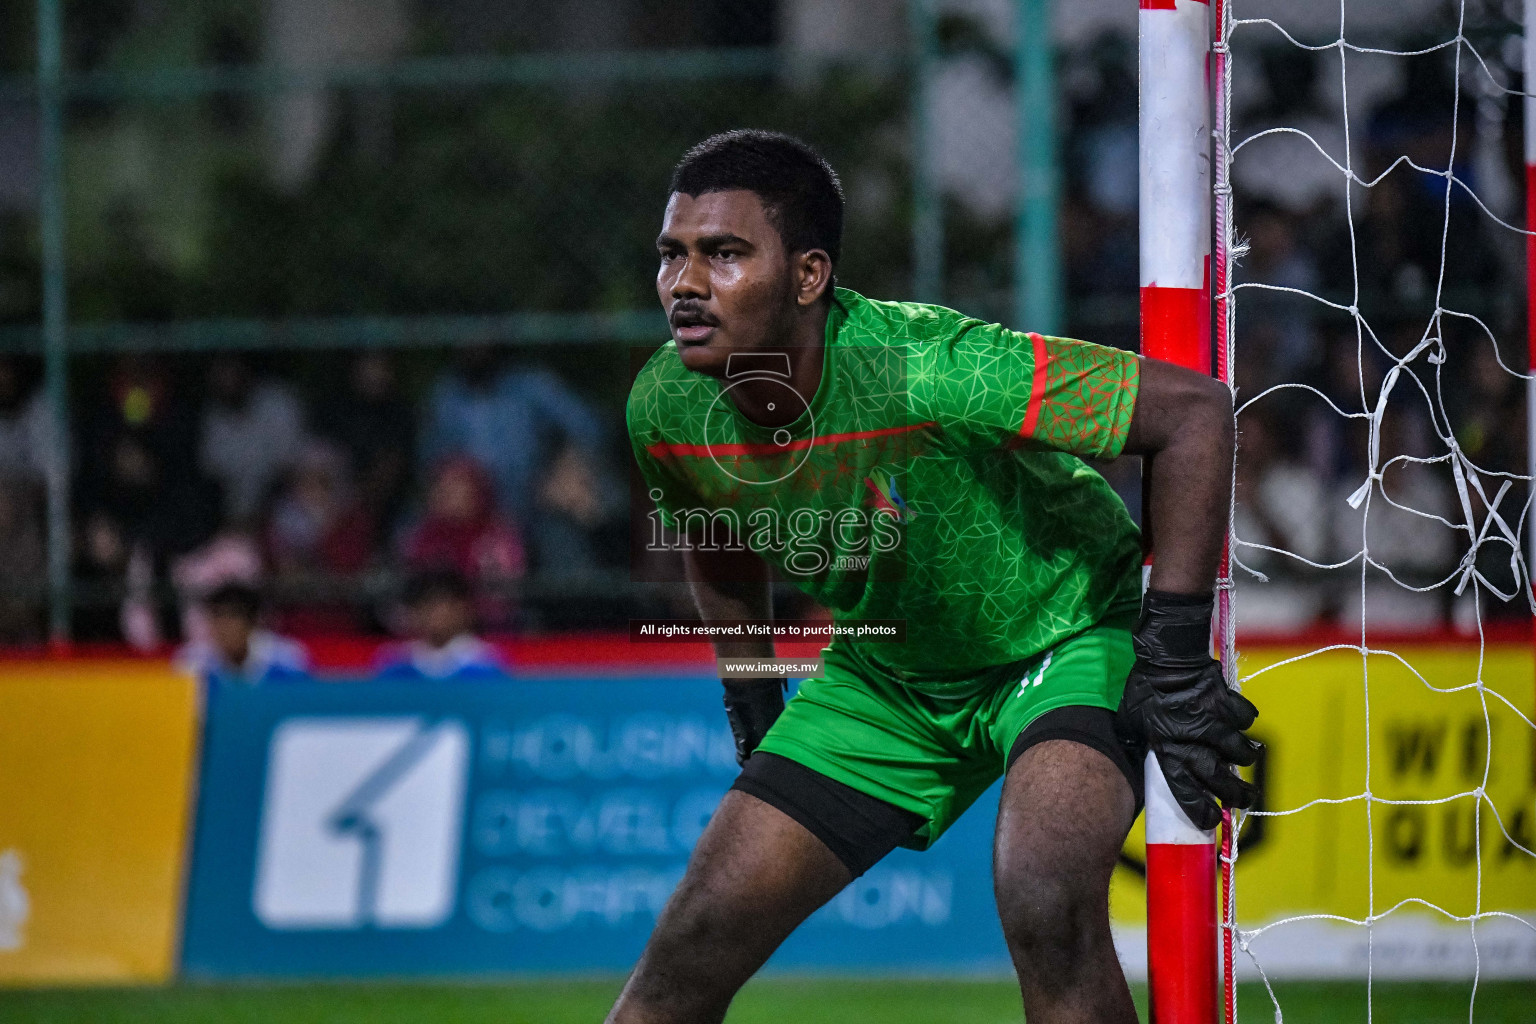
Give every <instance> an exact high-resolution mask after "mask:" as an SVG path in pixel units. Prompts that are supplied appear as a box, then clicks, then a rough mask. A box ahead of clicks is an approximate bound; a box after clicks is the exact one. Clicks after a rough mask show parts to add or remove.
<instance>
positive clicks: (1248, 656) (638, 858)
mask: <svg viewBox="0 0 1536 1024" xmlns="http://www.w3.org/2000/svg"><path fill="white" fill-rule="evenodd" d="M1306 653H1307V652H1304V651H1302V650H1299V649H1296V650H1292V649H1285V648H1260V647H1255V648H1252V649H1250V650H1247V651H1246V652H1245V653H1244V655H1243V657H1244V662H1243V669H1244V673H1245V675H1251V676H1252V678H1251V680H1250V682H1249V683H1248V685H1247V687H1246V692H1247V693H1248V694H1249V695H1250V696H1251V697H1252V698H1253V699H1254V701H1255V702H1256V703H1257V704H1258V705H1259V707H1260V708H1261V711H1262V714H1261V718H1260V720H1259V723H1258V726H1257V730H1256V731H1257V735H1258V736H1259V737H1260V738H1261V739H1263V740H1264V742H1265V743H1266V745H1267V748H1266V754H1265V758H1264V760H1263V761H1261V763H1260V765H1259V767H1258V771H1257V775H1256V778H1257V781H1258V782H1259V783H1260V784H1261V788H1262V790H1263V794H1264V795H1263V805H1262V806H1263V808H1264V809H1265V810H1267V811H1271V812H1294V813H1284V814H1279V815H1278V816H1273V817H1270V816H1253V817H1250V818H1249V819H1248V821H1247V824H1246V825H1245V826H1244V831H1243V834H1242V837H1241V843H1240V856H1239V860H1238V868H1237V882H1236V890H1235V892H1236V897H1237V906H1238V921H1239V924H1240V926H1241V927H1242V929H1244V930H1245V931H1247V932H1255V931H1256V932H1257V934H1256V935H1254V936H1253V937H1252V941H1251V943H1250V946H1251V950H1250V952H1251V954H1252V957H1253V958H1256V959H1257V961H1258V963H1260V964H1262V965H1263V966H1264V968H1265V969H1266V970H1267V971H1268V972H1269V973H1270V975H1271V976H1272V977H1273V976H1291V977H1297V976H1312V977H1317V976H1349V977H1359V976H1363V975H1364V974H1365V971H1366V967H1367V964H1368V963H1369V965H1370V966H1371V968H1372V970H1373V971H1374V973H1375V975H1376V976H1377V977H1394V976H1396V977H1436V976H1444V977H1470V975H1471V972H1472V970H1473V968H1474V965H1476V966H1478V968H1479V969H1480V970H1481V972H1482V976H1483V977H1531V976H1536V931H1533V930H1532V929H1531V928H1530V927H1529V926H1527V925H1526V924H1525V923H1523V922H1522V921H1520V920H1516V917H1521V918H1524V920H1526V921H1530V920H1536V858H1532V857H1530V856H1529V855H1527V854H1526V853H1524V852H1523V851H1522V850H1521V849H1520V847H1521V846H1524V847H1526V848H1528V849H1536V843H1533V836H1532V832H1533V829H1536V730H1533V729H1532V727H1531V726H1530V725H1529V723H1528V721H1527V719H1528V718H1529V717H1530V712H1531V708H1532V706H1533V693H1532V681H1531V680H1532V674H1531V673H1532V668H1531V660H1530V655H1529V653H1528V652H1527V651H1526V650H1525V648H1524V647H1523V645H1521V646H1515V645H1510V646H1505V647H1497V648H1495V647H1490V648H1489V649H1488V650H1487V651H1486V652H1484V655H1483V659H1482V661H1481V666H1482V669H1481V679H1482V680H1483V686H1482V687H1481V688H1479V687H1478V686H1477V683H1476V681H1477V679H1478V678H1479V674H1478V666H1479V664H1480V663H1479V659H1478V649H1477V648H1476V647H1464V646H1450V647H1434V648H1431V647H1416V648H1402V649H1400V650H1399V651H1398V653H1397V654H1395V655H1388V654H1379V655H1373V656H1371V658H1370V659H1369V661H1368V662H1366V661H1365V660H1364V659H1362V658H1361V656H1360V655H1359V653H1358V652H1354V651H1350V650H1347V649H1346V650H1333V651H1328V652H1324V653H1319V654H1312V655H1310V656H1307V657H1304V658H1302V660H1299V661H1294V662H1291V663H1289V664H1286V665H1284V666H1282V667H1279V668H1276V669H1274V670H1273V671H1260V670H1261V669H1263V668H1264V667H1265V666H1268V665H1273V664H1278V663H1280V662H1282V661H1285V660H1286V659H1289V658H1292V657H1298V656H1301V655H1303V654H1306ZM1408 666H1412V669H1411V670H1410V668H1409V667H1408ZM1366 669H1368V672H1369V675H1368V678H1369V687H1367V685H1366V682H1365V680H1366V678H1367V676H1366V672H1365V670H1366ZM1255 673H1257V674H1255ZM1416 673H1417V674H1416ZM717 686H718V684H717V683H716V682H715V681H714V680H713V679H712V678H704V677H665V678H661V677H658V678H600V679H564V678H563V679H526V680H524V679H520V680H509V681H507V682H505V683H493V684H485V685H442V686H421V685H400V686H393V685H391V686H386V685H379V684H335V683H323V684H322V683H316V684H311V685H298V686H285V687H274V688H269V689H255V690H249V691H242V692H230V693H223V694H220V695H218V699H217V700H215V701H214V703H213V705H212V707H211V709H210V716H209V726H208V733H207V740H206V756H205V780H204V783H203V785H202V787H201V793H200V806H199V819H198V828H197V840H196V852H195V858H194V864H193V870H192V881H191V886H190V893H189V905H188V918H187V925H186V939H185V950H184V965H185V968H186V970H187V972H188V973H190V974H193V975H204V976H210V975H211V976H227V975H288V974H294V975H337V974H340V975H365V974H395V975H399V974H415V973H421V974H444V973H485V972H500V971H530V972H534V971H593V970H624V969H627V968H628V967H629V966H630V965H631V964H632V963H633V961H634V959H635V957H636V956H637V955H638V954H639V952H640V949H641V947H642V946H643V944H644V941H645V938H646V936H647V934H648V933H649V931H650V929H651V927H652V926H653V924H654V922H655V918H656V914H657V912H658V911H659V910H660V908H661V906H662V904H663V903H664V902H665V900H666V898H667V896H668V894H669V893H670V891H671V889H672V888H673V886H674V885H675V884H676V882H677V879H678V878H679V877H680V876H681V873H682V870H683V866H684V864H685V862H686V860H687V857H688V853H689V851H690V849H691V848H692V846H693V844H694V842H695V841H696V839H697V837H698V835H699V833H700V832H701V831H702V829H703V827H704V824H705V822H706V821H707V820H708V817H709V814H710V813H711V811H712V810H713V808H714V807H715V805H716V803H717V802H718V800H719V799H720V797H721V796H722V794H723V793H724V792H725V790H726V789H727V788H728V787H729V785H730V783H731V780H732V779H733V778H734V776H735V772H736V767H735V762H734V759H733V758H732V755H731V742H730V735H729V732H728V730H727V727H726V725H725V721H724V716H723V714H722V713H721V710H720V707H719V696H718V689H717ZM1367 693H1368V694H1369V697H1370V715H1369V729H1367V724H1366V723H1367V716H1366V696H1367ZM1522 715H1523V716H1524V717H1522ZM1490 738H1491V744H1490V742H1489V740H1490ZM1490 750H1491V753H1492V757H1491V761H1489V760H1488V757H1489V751H1490ZM1368 755H1369V774H1368V773H1367V756H1368ZM1485 770H1486V782H1485V781H1484V772H1485ZM1368 791H1369V793H1370V794H1371V797H1372V799H1371V800H1369V801H1368V800H1367V799H1366V793H1367V792H1368ZM1478 794H1481V796H1479V795H1478ZM1386 801H1394V802H1386ZM1395 801H1411V802H1401V803H1400V802H1395ZM996 802H997V787H994V788H993V790H992V791H991V792H989V793H988V794H987V795H986V796H985V797H983V798H982V800H980V801H979V802H978V804H977V806H976V807H975V808H973V809H972V810H971V811H970V812H969V813H968V814H966V815H965V817H963V818H962V819H961V820H960V822H959V823H958V824H957V825H956V826H955V827H954V828H953V829H952V830H951V831H950V832H949V833H948V834H947V835H946V836H945V837H944V838H943V839H942V840H941V841H940V842H939V843H938V844H937V845H936V846H935V847H934V848H933V849H932V850H930V851H928V852H926V853H921V854H919V853H912V852H909V851H897V852H896V853H895V854H893V855H892V856H891V857H889V858H887V860H886V861H884V862H883V863H881V864H880V865H878V866H877V867H876V868H875V869H873V870H872V871H870V872H869V874H868V875H866V876H865V877H864V878H862V879H860V880H859V881H858V882H856V883H855V884H854V885H853V886H852V887H851V888H850V889H849V890H848V891H846V892H845V893H843V894H842V895H841V896H839V897H838V898H837V899H836V900H834V901H833V903H832V904H830V905H829V906H828V907H827V908H825V909H824V910H823V911H821V912H820V913H819V914H817V915H816V916H815V917H814V918H813V919H812V920H811V921H810V922H809V923H808V924H807V925H806V926H805V927H804V928H803V929H802V930H801V931H800V932H799V933H797V934H796V935H795V936H793V937H792V938H791V939H790V941H789V942H788V943H787V944H786V945H785V947H784V948H783V950H781V951H780V953H779V955H778V956H776V957H775V958H774V960H773V961H772V963H771V965H770V966H771V967H773V968H778V969H793V970H829V971H839V970H877V971H879V970H892V971H907V972H913V971H936V972H966V973H1005V972H1006V971H1007V970H1008V960H1007V956H1006V953H1005V950H1004V947H1003V944H1002V940H1001V936H1000V933H999V929H998V925H997V923H996V912H995V909H994V903H993V898H992V891H991V831H992V826H993V822H994V820H995V812H996ZM1142 849H1143V845H1142V840H1141V826H1140V823H1138V824H1137V826H1136V828H1135V830H1134V832H1133V835H1132V839H1131V841H1130V843H1129V844H1128V845H1127V849H1126V853H1125V857H1124V863H1123V867H1122V868H1121V869H1120V870H1118V871H1117V872H1116V874H1115V880H1114V884H1113V888H1112V893H1111V901H1112V902H1111V912H1112V915H1113V920H1114V924H1115V932H1116V942H1117V946H1118V947H1119V949H1120V952H1121V956H1122V960H1123V962H1124V963H1125V965H1126V967H1127V972H1128V973H1129V974H1130V975H1131V976H1132V977H1144V976H1145V970H1146V948H1145V889H1144V884H1143V875H1142V873H1141V872H1142V870H1143V869H1142ZM1478 913H1482V914H1489V913H1494V914H1497V915H1503V916H1488V917H1483V918H1480V919H1479V920H1478V922H1477V926H1476V933H1475V937H1476V945H1475V947H1474V930H1473V927H1472V923H1471V921H1470V920H1469V919H1470V918H1471V917H1472V915H1474V914H1478ZM1298 919H1299V920H1298ZM1366 920H1371V921H1372V922H1373V925H1374V926H1373V928H1372V929H1370V930H1369V931H1368V930H1367V929H1366V928H1365V927H1364V926H1363V922H1365V921H1366ZM1281 922H1286V923H1281ZM1239 965H1240V969H1242V970H1245V971H1248V972H1249V973H1250V974H1251V973H1252V972H1253V970H1254V968H1253V960H1251V959H1250V958H1249V956H1248V955H1247V954H1244V953H1241V952H1240V953H1239Z"/></svg>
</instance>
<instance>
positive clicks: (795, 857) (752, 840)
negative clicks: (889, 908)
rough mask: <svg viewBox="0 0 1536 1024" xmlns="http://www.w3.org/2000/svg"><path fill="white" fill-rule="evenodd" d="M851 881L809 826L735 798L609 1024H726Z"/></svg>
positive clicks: (692, 864)
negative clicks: (755, 981) (794, 937)
mask: <svg viewBox="0 0 1536 1024" xmlns="http://www.w3.org/2000/svg"><path fill="white" fill-rule="evenodd" d="M850 881H852V875H850V874H849V872H848V869H847V868H846V867H844V866H843V863H842V861H840V860H838V859H837V857H836V856H834V855H833V853H832V851H831V850H829V849H827V847H826V845H825V844H823V843H822V841H821V840H820V839H817V838H816V837H815V836H814V835H812V834H811V833H810V832H809V831H807V830H806V829H805V827H804V826H802V825H800V824H799V823H798V822H796V821H795V820H794V819H793V818H791V817H789V815H787V814H785V813H784V812H783V811H780V810H778V809H777V808H775V807H772V806H770V805H768V804H766V803H764V802H763V801H761V800H759V799H757V798H756V797H754V796H749V795H748V794H746V793H743V792H740V791H738V790H732V791H730V792H729V793H727V794H726V795H725V799H724V800H722V801H721V802H720V807H719V809H718V810H716V811H715V814H714V817H712V818H711V819H710V822H709V825H708V826H707V827H706V828H705V829H704V834H703V835H702V836H700V837H699V843H698V845H697V846H696V847H694V850H693V856H692V858H691V859H690V860H689V862H688V871H687V873H686V874H684V875H683V880H682V882H680V883H679V884H678V887H677V891H676V892H674V893H673V894H672V898H671V899H670V900H668V901H667V905H666V907H665V909H663V910H662V912H661V917H660V919H659V920H658V921H657V922H656V930H655V931H654V932H652V933H651V938H650V941H649V942H648V943H646V947H645V952H644V953H643V954H641V956H640V963H639V964H638V965H636V967H635V970H634V973H633V974H631V975H630V976H629V981H628V982H627V983H626V984H625V986H624V991H623V992H622V993H620V994H619V1001H618V1002H617V1003H616V1004H615V1005H614V1007H613V1010H612V1011H611V1012H610V1013H609V1014H608V1024H718V1022H719V1021H720V1020H722V1019H723V1018H724V1017H725V1011H726V1009H727V1008H728V1007H729V1006H730V1005H731V999H732V998H734V997H735V995H736V992H737V990H739V989H740V988H741V986H743V985H745V984H746V983H747V979H748V978H750V977H752V975H753V974H756V973H757V970H758V968H760V967H762V965H763V964H764V962H765V961H767V959H768V957H769V956H771V955H772V954H773V951H774V950H775V949H778V948H779V944H780V943H781V942H783V941H784V939H785V938H787V937H788V936H789V933H790V932H792V931H794V930H795V928H796V927H797V926H799V924H800V922H802V921H804V920H805V919H806V918H807V917H809V916H810V915H811V914H812V913H813V912H814V911H815V910H816V909H817V908H818V907H820V906H821V905H822V904H824V903H826V902H827V901H828V900H830V899H831V898H832V897H833V896H836V895H837V894H838V893H839V892H841V891H842V889H843V888H844V887H845V886H846V885H847V884H848V883H849V882H850Z"/></svg>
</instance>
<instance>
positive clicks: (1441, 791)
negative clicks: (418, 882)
mask: <svg viewBox="0 0 1536 1024" xmlns="http://www.w3.org/2000/svg"><path fill="white" fill-rule="evenodd" d="M1215 12H1216V17H1217V18H1218V19H1219V20H1220V24H1219V27H1218V31H1217V47H1216V55H1217V60H1216V62H1215V65H1214V66H1215V68H1216V73H1215V81H1214V87H1215V89H1216V90H1217V91H1218V92H1219V94H1220V95H1219V99H1218V102H1217V107H1216V109H1217V121H1216V124H1215V127H1216V135H1217V144H1216V147H1215V159H1216V166H1215V175H1214V177H1215V182H1216V190H1217V193H1218V199H1217V221H1218V223H1217V226H1216V232H1217V236H1218V244H1217V254H1216V258H1217V260H1221V259H1223V258H1225V259H1226V261H1227V262H1226V268H1227V270H1228V273H1227V275H1226V278H1225V280H1226V281H1228V282H1230V284H1229V285H1228V291H1227V293H1226V299H1227V314H1228V315H1227V317H1226V323H1225V329H1224V331H1222V332H1221V333H1222V334H1223V335H1224V336H1220V337H1218V344H1220V345H1222V346H1224V347H1225V350H1226V353H1227V354H1228V356H1229V358H1230V359H1231V361H1232V362H1231V365H1233V366H1234V367H1235V374H1234V378H1235V379H1234V386H1235V388H1236V395H1237V407H1238V429H1239V432H1240V440H1239V445H1240V449H1239V455H1238V469H1237V488H1236V490H1237V498H1236V501H1235V505H1234V521H1233V531H1234V532H1233V545H1232V556H1233V565H1232V570H1231V575H1232V580H1231V585H1232V587H1233V594H1232V605H1233V608H1234V611H1235V627H1236V629H1237V630H1239V631H1241V633H1242V636H1243V637H1244V638H1245V639H1244V640H1243V642H1242V643H1240V644H1239V645H1238V648H1237V655H1238V658H1237V665H1238V668H1237V673H1238V678H1239V681H1240V683H1241V685H1242V687H1243V689H1244V691H1245V693H1247V694H1248V695H1249V696H1250V697H1251V698H1252V699H1253V700H1254V702H1255V703H1256V704H1257V705H1258V706H1259V707H1260V709H1261V718H1260V720H1259V723H1258V726H1257V728H1256V732H1257V734H1258V735H1259V737H1260V738H1261V739H1262V738H1264V736H1265V734H1266V731H1268V730H1273V731H1277V732H1284V733H1285V734H1286V735H1287V736H1288V737H1291V738H1290V739H1288V741H1287V745H1285V746H1283V747H1282V746H1273V747H1271V749H1270V750H1269V752H1268V763H1266V764H1264V765H1263V766H1262V770H1263V774H1264V780H1263V782H1264V791H1265V798H1264V803H1263V805H1262V807H1260V808H1259V809H1256V810H1255V811H1253V812H1250V813H1246V814H1240V815H1239V816H1238V818H1239V821H1238V828H1237V843H1236V845H1235V848H1234V849H1233V850H1232V851H1231V852H1230V854H1229V856H1228V861H1229V864H1230V865H1231V866H1233V867H1234V868H1235V874H1236V883H1235V885H1234V886H1233V888H1232V894H1233V897H1234V899H1233V901H1232V902H1231V905H1230V906H1229V907H1227V908H1226V909H1224V911H1223V915H1224V920H1223V928H1224V937H1229V938H1230V940H1231V941H1230V948H1231V956H1232V959H1233V961H1235V964H1234V967H1235V970H1236V973H1237V977H1238V978H1239V979H1245V978H1246V979H1258V978H1262V979H1263V980H1264V981H1265V984H1266V985H1268V984H1269V982H1270V981H1271V980H1272V979H1274V978H1276V977H1284V976H1287V975H1306V976H1311V977H1317V976H1328V975H1334V976H1339V977H1362V976H1363V977H1364V978H1366V979H1367V980H1368V982H1369V981H1370V980H1375V979H1383V978H1415V979H1421V978H1438V979H1459V980H1462V981H1464V982H1465V984H1466V999H1467V1003H1466V1005H1467V1007H1468V1012H1469V1014H1475V1008H1476V999H1477V985H1478V984H1479V982H1481V981H1485V980H1487V979H1490V978H1500V977H1502V978H1510V977H1521V978H1532V977H1536V725H1533V708H1536V696H1533V685H1532V663H1531V654H1530V649H1531V640H1530V623H1531V617H1532V614H1533V612H1536V604H1533V602H1532V598H1531V580H1530V576H1529V569H1528V566H1527V563H1526V559H1525V557H1524V554H1523V551H1524V550H1525V548H1526V546H1527V544H1528V541H1529V539H1530V533H1531V530H1532V515H1531V487H1530V483H1531V477H1530V475H1529V472H1530V471H1529V469H1528V466H1529V461H1528V439H1529V431H1528V427H1527V423H1528V421H1527V418H1526V417H1527V393H1528V390H1529V388H1528V382H1529V380H1530V379H1531V375H1530V374H1529V373H1527V372H1525V370H1524V367H1526V366H1528V365H1530V364H1529V362H1528V357H1527V354H1526V352H1527V348H1526V340H1525V339H1526V329H1527V327H1526V321H1527V317H1526V303H1525V294H1526V288H1525V282H1526V277H1527V270H1526V232H1525V224H1526V218H1525V202H1526V179H1527V174H1526V170H1525V166H1524V165H1525V162H1526V161H1525V160H1524V158H1523V156H1522V153H1523V150H1522V147H1521V135H1522V128H1521V115H1522V111H1523V109H1524V102H1525V97H1524V93H1525V90H1526V89H1527V85H1526V81H1527V79H1526V78H1525V77H1524V75H1523V68H1524V66H1525V57H1524V54H1525V53H1526V49H1525V44H1524V39H1523V29H1522V25H1523V24H1525V23H1526V16H1525V13H1524V11H1523V10H1522V9H1521V8H1520V5H1519V0H1514V2H1513V3H1507V2H1499V0H1450V2H1448V3H1447V2H1439V3H1429V2H1414V0H1403V2H1394V3H1390V4H1389V3H1377V4H1371V5H1367V4H1365V3H1361V2H1357V0H1336V2H1334V3H1331V4H1308V3H1302V2H1298V0H1235V2H1227V3H1225V5H1224V6H1217V7H1216V9H1215ZM1223 241H1224V242H1225V248H1224V250H1223V246H1222V244H1221V243H1222V242H1223ZM1218 280H1220V278H1218ZM1220 298H1221V297H1220V296H1218V300H1219V299H1220ZM1231 618H1232V617H1231V616H1229V619H1231ZM1232 627H1233V623H1232V622H1230V621H1229V623H1228V635H1227V642H1228V645H1229V650H1230V645H1231V643H1232ZM1266 632H1273V633H1275V634H1277V635H1280V634H1284V635H1288V636H1291V637H1295V636H1297V635H1300V636H1303V637H1305V642H1303V643H1291V644H1290V645H1288V646H1287V645H1280V646H1276V645H1271V644H1265V643H1262V642H1261V641H1262V638H1263V636H1264V634H1265V633H1266ZM1247 638H1256V640H1255V642H1254V643H1253V644H1251V645H1250V644H1249V643H1248V639H1247ZM1229 664H1230V662H1229ZM1298 908H1302V909H1301V910H1300V911H1298ZM1269 992H1270V996H1271V1000H1272V1002H1273V1013H1274V1019H1276V1020H1281V1019H1283V1018H1284V1017H1285V1016H1286V1015H1287V1006H1286V999H1285V997H1284V992H1283V990H1280V994H1279V995H1276V992H1277V989H1276V988H1275V987H1273V986H1271V987H1270V989H1269ZM1366 992H1367V995H1366V999H1367V1002H1366V1014H1367V1016H1366V1019H1370V1014H1371V1002H1370V986H1369V984H1368V985H1367V989H1366ZM1533 1012H1536V1010H1533ZM1293 1019H1296V1018H1293Z"/></svg>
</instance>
